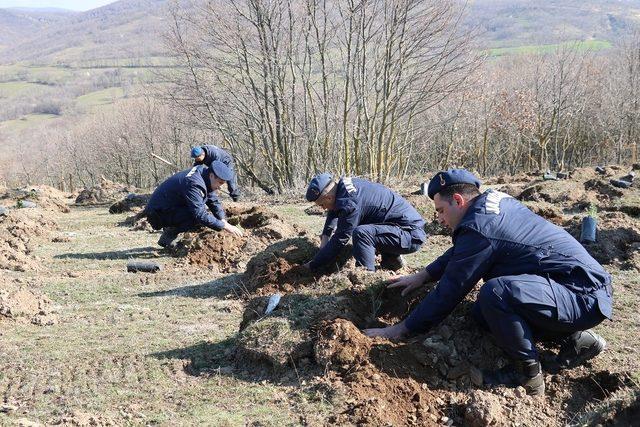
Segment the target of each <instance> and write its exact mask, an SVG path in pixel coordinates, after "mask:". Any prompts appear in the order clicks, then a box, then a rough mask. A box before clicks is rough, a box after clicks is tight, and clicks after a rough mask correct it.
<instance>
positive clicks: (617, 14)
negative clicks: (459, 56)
mask: <svg viewBox="0 0 640 427" xmlns="http://www.w3.org/2000/svg"><path fill="white" fill-rule="evenodd" d="M469 11H470V14H469V18H468V20H467V23H468V24H469V25H477V26H479V27H480V28H481V29H482V30H483V36H482V37H483V40H484V41H485V42H486V43H487V47H513V46H522V45H535V44H552V43H560V42H566V41H574V40H593V39H597V40H606V41H610V42H613V43H615V42H616V41H617V40H619V39H620V37H622V36H625V35H627V34H629V33H630V32H631V31H633V30H634V29H636V28H638V25H640V0H475V1H472V2H471V3H470V6H469Z"/></svg>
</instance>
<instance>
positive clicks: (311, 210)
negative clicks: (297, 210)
mask: <svg viewBox="0 0 640 427" xmlns="http://www.w3.org/2000/svg"><path fill="white" fill-rule="evenodd" d="M304 213H306V214H307V215H317V216H324V213H325V212H324V209H322V208H321V207H320V206H318V205H311V206H309V207H308V208H305V210H304Z"/></svg>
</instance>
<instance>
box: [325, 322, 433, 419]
mask: <svg viewBox="0 0 640 427" xmlns="http://www.w3.org/2000/svg"><path fill="white" fill-rule="evenodd" d="M376 344H377V341H374V340H371V339H369V338H367V337H366V336H364V335H363V334H362V332H360V330H359V329H358V328H356V327H355V326H354V325H353V324H352V323H351V322H349V321H347V320H344V319H337V320H335V321H333V322H327V323H326V324H325V325H323V327H322V328H321V330H320V332H319V334H318V337H317V340H316V342H315V345H314V353H315V360H316V362H317V363H318V364H319V365H320V366H322V367H325V369H327V370H328V372H329V374H328V376H329V378H330V379H331V381H332V382H333V386H334V387H335V388H336V389H337V390H338V391H339V392H340V393H341V394H343V395H345V396H348V397H349V398H348V399H347V400H346V402H345V404H346V405H345V406H346V408H345V409H343V410H342V411H341V412H340V413H339V414H337V415H335V416H334V417H333V418H332V419H331V420H330V421H331V422H332V423H336V424H338V425H341V424H345V423H347V424H358V425H361V424H366V425H441V424H442V412H441V411H440V410H439V408H438V406H439V405H438V403H437V400H436V396H435V394H434V393H433V392H432V391H431V390H429V388H428V387H427V386H424V385H422V384H420V383H419V382H418V381H416V380H415V379H413V378H410V377H399V376H398V375H397V372H393V371H390V373H391V375H389V374H388V373H387V372H385V371H384V370H382V369H380V368H379V367H378V366H376V362H375V356H373V358H372V357H371V353H375V352H376V350H377V349H376ZM383 345H386V344H383ZM392 345H393V344H392ZM378 353H379V354H381V352H378ZM385 354H386V355H389V356H391V357H393V358H395V359H396V360H395V361H396V362H399V363H397V364H396V365H397V367H404V368H406V367H407V362H410V361H407V360H405V361H404V363H402V362H403V360H402V354H399V353H398V352H397V351H395V349H390V350H389V351H387V352H385ZM398 356H399V357H398ZM438 421H439V422H438Z"/></svg>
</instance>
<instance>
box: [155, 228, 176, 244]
mask: <svg viewBox="0 0 640 427" xmlns="http://www.w3.org/2000/svg"><path fill="white" fill-rule="evenodd" d="M178 234H180V233H177V232H176V229H175V228H173V227H165V228H164V229H163V230H162V234H161V235H160V239H158V244H159V245H160V246H162V247H163V248H173V247H174V246H175V243H174V241H175V240H176V239H177V238H178Z"/></svg>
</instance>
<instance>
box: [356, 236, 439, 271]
mask: <svg viewBox="0 0 640 427" xmlns="http://www.w3.org/2000/svg"><path fill="white" fill-rule="evenodd" d="M351 239H352V242H353V257H354V258H355V259H356V265H358V266H363V267H365V268H366V269H367V270H370V271H375V269H376V266H375V261H376V252H378V253H380V254H382V256H383V257H384V256H388V255H402V254H410V253H413V252H416V251H417V250H418V249H420V247H421V246H422V244H423V243H424V242H425V240H427V235H426V234H425V232H424V230H422V229H418V228H416V229H411V230H404V229H402V228H400V227H399V226H397V225H392V224H366V225H359V226H357V227H356V228H355V229H354V230H353V234H352V235H351Z"/></svg>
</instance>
